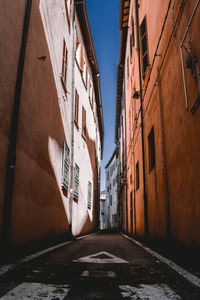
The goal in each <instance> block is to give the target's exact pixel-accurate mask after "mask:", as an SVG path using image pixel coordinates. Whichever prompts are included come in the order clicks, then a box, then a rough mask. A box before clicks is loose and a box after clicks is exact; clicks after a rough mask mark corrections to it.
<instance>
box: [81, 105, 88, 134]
mask: <svg viewBox="0 0 200 300" xmlns="http://www.w3.org/2000/svg"><path fill="white" fill-rule="evenodd" d="M82 133H83V135H84V137H85V138H86V134H87V127H86V110H85V108H84V107H82Z"/></svg>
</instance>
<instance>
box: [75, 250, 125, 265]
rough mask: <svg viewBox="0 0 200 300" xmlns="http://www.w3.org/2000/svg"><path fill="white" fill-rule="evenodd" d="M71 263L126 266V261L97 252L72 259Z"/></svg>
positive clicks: (104, 252) (103, 252)
mask: <svg viewBox="0 0 200 300" xmlns="http://www.w3.org/2000/svg"><path fill="white" fill-rule="evenodd" d="M73 262H82V263H83V262H84V263H93V264H127V263H128V261H126V260H124V259H122V258H120V257H117V256H115V255H113V254H111V253H108V252H106V251H102V252H98V253H95V254H92V255H89V256H84V257H80V258H78V259H74V260H73Z"/></svg>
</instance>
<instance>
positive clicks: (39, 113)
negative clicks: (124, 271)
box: [11, 1, 69, 244]
mask: <svg viewBox="0 0 200 300" xmlns="http://www.w3.org/2000/svg"><path fill="white" fill-rule="evenodd" d="M41 56H44V57H45V59H39V57H41ZM65 140H66V135H65V131H64V128H63V122H62V117H61V112H60V107H59V102H58V93H57V89H56V85H55V80H54V76H53V68H52V64H51V59H50V53H49V50H48V45H47V41H46V37H45V32H44V28H43V24H42V20H41V16H40V12H39V1H33V4H32V12H31V18H30V26H29V35H28V41H27V49H26V58H25V66H24V76H23V84H22V94H21V107H20V119H19V128H18V142H17V165H16V172H15V185H14V197H13V207H12V225H11V226H12V229H11V239H12V243H14V244H29V243H33V242H37V241H41V240H44V239H50V238H55V237H57V236H59V235H62V234H64V233H66V232H67V231H68V229H69V224H68V206H69V202H68V199H67V198H66V197H65V196H64V195H63V193H62V190H61V169H62V147H63V142H64V141H65ZM68 143H69V141H68Z"/></svg>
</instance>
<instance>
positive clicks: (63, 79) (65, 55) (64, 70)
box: [61, 40, 68, 93]
mask: <svg viewBox="0 0 200 300" xmlns="http://www.w3.org/2000/svg"><path fill="white" fill-rule="evenodd" d="M67 60H68V51H67V47H66V43H65V40H63V57H62V74H61V82H62V86H63V89H64V91H65V93H67Z"/></svg>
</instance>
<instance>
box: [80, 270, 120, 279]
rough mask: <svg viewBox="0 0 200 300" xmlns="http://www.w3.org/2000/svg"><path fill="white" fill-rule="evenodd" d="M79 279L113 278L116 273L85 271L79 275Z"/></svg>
mask: <svg viewBox="0 0 200 300" xmlns="http://www.w3.org/2000/svg"><path fill="white" fill-rule="evenodd" d="M81 277H94V278H105V277H108V278H115V277H116V273H115V272H113V271H101V270H95V271H88V270H85V271H83V273H82V274H81Z"/></svg>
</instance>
